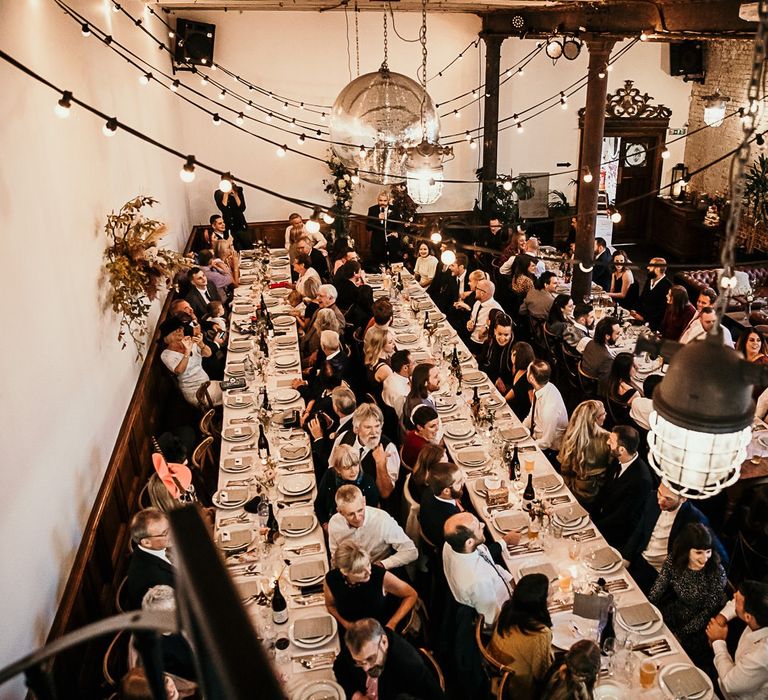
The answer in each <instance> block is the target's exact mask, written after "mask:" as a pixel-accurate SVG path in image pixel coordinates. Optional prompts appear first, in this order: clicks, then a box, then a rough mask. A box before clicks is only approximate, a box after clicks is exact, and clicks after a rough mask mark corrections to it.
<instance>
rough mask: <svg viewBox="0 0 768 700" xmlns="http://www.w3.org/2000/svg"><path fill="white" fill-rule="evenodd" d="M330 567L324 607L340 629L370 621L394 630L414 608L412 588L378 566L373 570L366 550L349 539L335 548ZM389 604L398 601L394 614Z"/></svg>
mask: <svg viewBox="0 0 768 700" xmlns="http://www.w3.org/2000/svg"><path fill="white" fill-rule="evenodd" d="M333 565H334V568H333V569H331V570H330V571H329V572H328V573H327V574H326V575H325V583H324V584H323V592H324V594H325V607H326V608H327V609H328V612H329V613H330V614H331V615H333V616H334V617H335V618H336V620H337V621H338V623H339V625H341V627H342V628H343V629H347V628H348V627H349V626H350V624H351V623H353V622H356V621H357V620H362V619H363V618H366V617H372V618H374V619H375V620H378V621H379V622H380V623H381V624H382V625H384V626H385V627H389V628H390V629H392V630H394V629H395V627H396V626H397V625H398V623H400V622H401V621H402V620H403V619H405V617H406V616H407V615H408V614H409V613H410V612H411V610H412V609H413V607H414V605H416V601H417V600H418V595H417V593H416V591H415V590H414V589H413V587H411V586H409V585H408V584H407V583H405V581H402V580H401V579H399V578H397V576H395V575H394V574H392V573H390V572H389V571H387V570H386V569H384V568H382V567H381V566H372V565H371V557H370V556H369V554H368V552H367V551H366V550H365V548H363V547H362V546H361V545H359V544H358V543H357V542H354V541H353V540H351V539H348V540H344V541H343V542H341V543H340V544H339V546H338V547H337V548H336V554H335V556H334V558H333ZM386 596H390V599H389V600H388V599H387V598H386ZM390 600H394V601H395V602H397V601H398V600H399V604H398V605H397V608H396V609H395V610H394V612H392V608H393V607H394V604H390Z"/></svg>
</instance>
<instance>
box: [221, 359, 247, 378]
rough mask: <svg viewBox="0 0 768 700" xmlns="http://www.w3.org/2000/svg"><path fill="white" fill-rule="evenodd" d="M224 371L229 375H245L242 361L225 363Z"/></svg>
mask: <svg viewBox="0 0 768 700" xmlns="http://www.w3.org/2000/svg"><path fill="white" fill-rule="evenodd" d="M225 372H226V373H227V374H228V375H229V376H230V377H242V376H244V375H245V365H244V364H243V363H242V362H232V363H231V364H228V365H227V367H226V370H225Z"/></svg>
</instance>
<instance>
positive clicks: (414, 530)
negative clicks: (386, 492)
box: [403, 474, 421, 547]
mask: <svg viewBox="0 0 768 700" xmlns="http://www.w3.org/2000/svg"><path fill="white" fill-rule="evenodd" d="M411 476H412V475H411V474H408V475H407V476H406V477H405V483H404V484H403V522H404V523H405V528H404V529H405V534H406V535H408V537H410V538H411V539H412V540H413V541H414V543H415V544H416V546H417V547H418V546H419V540H420V538H421V535H420V531H421V528H420V527H419V510H421V504H419V503H417V502H416V501H415V500H414V498H413V496H412V495H411Z"/></svg>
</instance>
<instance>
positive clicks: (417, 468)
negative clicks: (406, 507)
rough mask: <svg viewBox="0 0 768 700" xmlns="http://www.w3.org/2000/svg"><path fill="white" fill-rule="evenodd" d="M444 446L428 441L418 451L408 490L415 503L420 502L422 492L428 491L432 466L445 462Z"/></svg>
mask: <svg viewBox="0 0 768 700" xmlns="http://www.w3.org/2000/svg"><path fill="white" fill-rule="evenodd" d="M445 460H446V455H445V446H444V445H435V444H433V443H429V444H428V445H424V447H422V448H421V452H419V457H418V459H417V460H416V464H414V466H413V471H412V472H411V478H410V481H409V482H408V491H409V492H410V495H411V498H412V499H413V500H414V501H415V502H416V503H421V499H422V498H423V496H424V494H425V493H426V492H428V491H429V486H428V483H429V474H430V472H431V470H432V468H433V467H434V466H435V465H436V464H439V463H440V462H445Z"/></svg>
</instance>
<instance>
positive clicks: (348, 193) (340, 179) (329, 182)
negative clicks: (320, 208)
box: [323, 151, 360, 237]
mask: <svg viewBox="0 0 768 700" xmlns="http://www.w3.org/2000/svg"><path fill="white" fill-rule="evenodd" d="M325 163H326V165H327V166H328V170H330V171H331V176H330V177H328V178H325V179H323V184H324V185H325V191H326V192H327V193H328V194H329V195H331V197H332V198H333V206H332V207H331V210H330V213H331V214H332V215H333V217H334V222H333V224H332V226H333V229H334V231H335V232H336V236H337V237H339V236H346V234H347V229H348V227H349V213H350V211H352V199H353V198H354V196H355V191H356V190H357V189H358V188H359V187H360V179H359V178H358V177H353V176H352V175H350V173H349V170H347V167H346V166H345V165H344V164H343V163H342V162H341V161H340V160H339V159H338V158H337V157H336V155H335V154H334V153H333V152H332V151H329V152H328V158H327V160H326V161H325Z"/></svg>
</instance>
